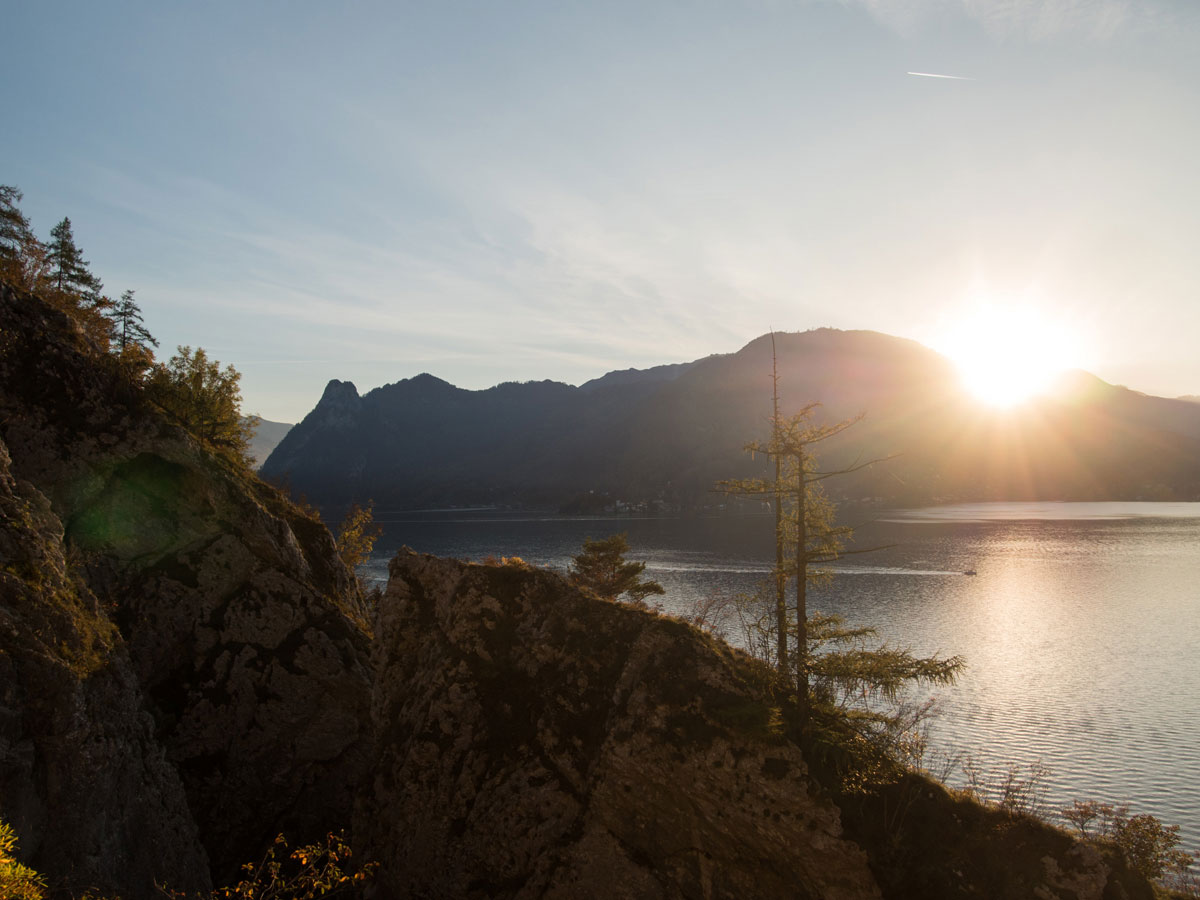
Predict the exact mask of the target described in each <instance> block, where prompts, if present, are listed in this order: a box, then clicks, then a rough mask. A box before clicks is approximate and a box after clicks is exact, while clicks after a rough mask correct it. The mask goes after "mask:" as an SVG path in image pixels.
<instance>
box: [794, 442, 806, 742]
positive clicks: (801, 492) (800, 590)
mask: <svg viewBox="0 0 1200 900" xmlns="http://www.w3.org/2000/svg"><path fill="white" fill-rule="evenodd" d="M796 468H797V470H798V471H797V472H796V693H797V695H798V703H799V706H800V727H801V728H804V727H805V726H806V725H807V724H808V522H807V519H806V515H805V502H804V501H805V500H806V499H807V497H806V496H805V495H806V493H807V491H808V485H807V484H806V483H805V481H804V450H803V448H801V450H800V452H799V453H797V454H796Z"/></svg>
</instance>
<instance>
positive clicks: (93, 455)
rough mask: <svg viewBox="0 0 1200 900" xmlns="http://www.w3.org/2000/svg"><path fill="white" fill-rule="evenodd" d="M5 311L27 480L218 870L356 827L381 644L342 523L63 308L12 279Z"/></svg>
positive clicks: (6, 383)
mask: <svg viewBox="0 0 1200 900" xmlns="http://www.w3.org/2000/svg"><path fill="white" fill-rule="evenodd" d="M0 322H2V323H3V324H4V328H3V331H2V332H0V337H2V341H0V438H2V439H3V440H4V441H5V442H6V443H7V445H8V447H9V450H10V453H11V456H12V470H13V473H14V475H15V476H16V477H17V478H18V479H23V480H26V481H28V482H31V483H32V484H33V485H35V486H36V487H37V488H38V489H39V490H40V491H41V492H42V493H43V494H44V495H45V496H46V497H47V498H48V500H49V506H50V508H51V510H52V512H53V514H54V515H55V516H56V517H57V518H58V519H59V520H60V521H61V523H62V526H63V530H64V532H65V540H66V543H67V545H69V546H70V547H73V548H75V552H77V553H78V554H79V555H80V556H81V558H82V559H83V560H84V565H83V571H84V573H85V575H86V580H87V583H88V585H89V586H90V589H91V591H92V592H94V594H95V595H96V596H97V598H99V600H100V602H101V603H102V604H103V605H104V607H105V609H106V611H111V617H112V619H113V620H114V621H115V622H116V624H117V625H118V626H119V628H120V632H121V636H122V637H123V639H124V640H123V643H124V645H126V646H127V647H128V652H129V658H130V661H131V664H132V675H133V676H135V677H136V682H137V683H138V684H140V687H141V693H142V696H143V697H144V698H145V703H146V708H147V709H148V711H149V712H150V714H151V715H152V717H153V722H154V735H153V736H154V737H155V738H156V739H157V741H158V742H159V744H160V745H161V747H162V748H163V749H164V751H165V754H166V758H167V760H168V761H169V762H170V763H171V764H172V765H173V766H174V767H175V769H176V771H177V772H178V773H179V776H180V778H181V780H182V782H183V785H184V787H185V789H186V793H187V799H188V802H189V804H190V807H191V810H192V812H193V814H194V816H195V820H196V823H197V825H198V827H199V833H200V837H201V840H202V842H203V845H204V847H205V849H206V850H207V852H208V855H209V858H210V861H211V863H212V869H213V873H214V876H215V878H216V880H218V881H224V880H225V879H226V878H228V877H231V876H232V875H234V874H236V872H237V867H238V866H239V865H240V864H241V863H243V862H246V861H247V860H249V859H253V858H255V857H256V856H257V855H258V854H259V853H260V851H261V850H262V848H263V847H264V845H265V844H267V843H269V842H270V840H271V839H272V838H273V837H274V836H275V835H276V834H277V833H279V832H280V831H283V832H285V833H286V834H287V835H288V837H289V838H290V839H292V840H303V839H308V838H313V837H319V836H323V835H324V833H325V832H326V831H327V830H330V829H336V828H340V827H345V826H347V825H348V824H349V821H350V818H351V811H352V805H353V793H354V785H355V784H357V783H358V781H359V780H360V779H361V778H362V777H363V774H364V772H365V769H364V766H365V765H366V763H367V761H368V748H369V745H370V742H369V739H368V735H367V733H366V727H367V722H368V720H369V715H368V709H369V685H368V682H369V665H368V663H369V651H368V638H367V636H366V633H365V631H364V630H363V628H362V627H361V625H359V624H356V622H355V617H356V616H357V617H359V618H361V608H359V605H360V600H359V597H358V593H357V586H356V584H355V582H354V580H353V575H352V573H351V572H349V570H347V569H346V567H345V566H344V565H343V564H342V563H341V561H340V560H339V559H338V556H337V553H336V549H335V547H334V544H333V539H332V537H331V536H330V535H329V532H328V531H327V529H325V527H324V526H323V525H321V524H320V523H319V522H317V521H314V520H312V519H309V518H308V517H307V516H305V515H304V514H303V513H301V512H300V511H298V510H297V509H295V508H294V507H292V506H291V505H290V504H288V503H286V502H284V501H282V500H281V499H280V498H279V497H278V495H277V494H276V493H275V492H274V491H273V490H271V489H269V488H268V487H267V486H265V485H263V484H262V483H261V482H259V481H258V480H257V478H255V477H254V476H253V475H251V474H250V473H249V472H248V471H246V470H245V469H244V468H243V467H241V466H239V465H237V464H235V463H233V462H230V461H228V460H225V459H223V458H221V457H218V456H215V455H214V454H212V453H211V452H209V451H208V450H206V449H204V448H202V447H200V446H199V445H198V444H197V443H196V442H195V441H194V440H193V439H192V438H191V437H190V436H189V435H188V434H187V433H185V432H184V431H183V430H182V429H180V428H177V427H174V426H172V425H171V424H169V423H168V422H167V421H166V420H165V419H164V418H163V417H162V415H161V414H159V413H158V412H157V411H156V410H154V409H152V408H151V407H150V405H149V401H148V400H147V399H146V398H145V396H144V395H143V394H142V393H141V392H140V391H138V390H137V389H136V387H135V386H134V385H133V384H131V382H130V380H129V376H128V374H126V373H124V372H122V371H121V370H120V368H119V367H118V366H116V365H115V364H114V363H113V362H112V359H111V357H106V356H105V355H103V354H99V353H97V352H95V350H94V349H90V348H89V346H88V344H87V339H86V337H85V336H84V335H82V334H80V333H79V332H78V330H77V329H76V328H74V327H73V325H72V323H71V321H70V319H68V318H67V317H66V316H64V315H62V314H61V313H59V312H57V311H56V310H54V309H52V308H50V307H48V306H47V305H46V304H44V303H42V302H41V301H39V300H38V299H37V298H35V297H30V296H28V295H24V294H20V293H18V292H15V291H12V290H10V289H8V288H4V289H3V291H2V292H0ZM5 808H6V801H5V800H4V799H3V798H0V815H2V814H3V813H4V809H5Z"/></svg>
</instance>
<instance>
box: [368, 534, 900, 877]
mask: <svg viewBox="0 0 1200 900" xmlns="http://www.w3.org/2000/svg"><path fill="white" fill-rule="evenodd" d="M376 628H377V639H378V640H377V647H376V659H375V662H376V666H377V669H378V681H377V684H376V687H375V692H374V697H373V701H372V715H373V720H374V724H375V728H376V731H377V746H378V757H377V760H376V764H375V768H374V780H373V783H372V784H371V785H370V786H369V788H368V789H367V790H366V791H365V792H364V796H363V799H362V801H361V803H360V806H359V809H358V812H357V815H356V823H357V824H356V833H357V837H358V840H359V841H360V842H361V843H362V844H363V845H364V849H365V850H366V852H367V853H368V854H369V855H370V856H372V857H374V858H376V859H378V860H380V861H381V862H382V864H383V873H382V876H381V878H382V886H383V887H384V889H385V892H386V893H387V894H389V895H390V896H395V897H427V896H428V897H512V898H518V897H562V898H567V897H571V898H576V897H584V898H586V897H606V898H607V897H637V898H653V897H696V898H700V897H703V898H721V897H729V898H734V897H737V898H750V897H789V898H795V897H813V898H816V897H821V898H831V900H832V898H847V900H849V898H860V897H863V898H865V897H877V896H879V892H878V889H877V887H876V886H875V881H874V879H873V877H872V875H871V873H870V871H869V869H868V866H867V859H866V855H865V854H864V853H863V852H862V851H861V850H860V849H859V848H858V847H856V846H855V845H854V844H852V843H850V842H849V841H846V840H845V839H844V838H843V837H842V832H841V827H840V824H839V818H838V811H837V809H836V808H835V807H834V806H833V804H832V803H831V802H830V801H829V800H827V799H822V798H821V797H820V796H819V792H818V791H817V790H816V789H815V788H814V786H813V784H812V782H811V781H810V780H809V779H808V777H807V774H806V773H807V770H806V766H805V763H804V761H803V759H802V758H801V756H800V752H799V750H798V749H797V748H796V747H795V746H794V745H792V744H790V743H788V742H786V741H784V740H782V739H781V738H778V737H776V736H775V735H773V733H772V711H771V710H770V708H769V707H767V706H766V705H765V704H764V703H763V702H762V700H761V699H760V698H759V695H758V694H757V693H756V691H755V690H754V689H753V687H752V685H751V684H749V683H748V682H747V678H748V677H751V676H752V672H753V668H752V667H748V665H747V663H746V661H745V660H740V661H739V658H737V657H735V656H734V655H733V654H732V652H731V651H730V650H729V649H728V648H727V647H725V646H724V645H722V644H717V643H715V642H712V641H710V640H709V639H707V638H706V637H705V636H703V635H702V634H700V633H699V632H697V631H695V630H694V629H692V628H690V627H688V626H686V625H684V624H682V623H680V622H677V621H673V620H669V619H665V618H661V617H658V616H655V615H653V614H650V613H645V612H640V611H637V610H633V609H630V608H627V607H622V606H618V605H616V604H612V603H608V602H605V601H601V600H598V599H596V598H595V597H592V596H588V595H585V594H583V593H581V592H579V591H577V590H575V589H573V588H571V587H570V586H569V585H567V584H566V582H565V581H563V580H562V579H561V578H559V577H557V576H556V575H554V574H552V573H549V572H545V571H533V570H527V569H522V568H520V567H513V566H500V567H496V566H493V567H485V566H477V565H470V564H467V563H461V562H457V561H453V560H441V559H437V558H434V557H429V556H417V555H415V554H412V553H407V552H404V553H401V554H400V555H399V556H398V557H397V558H396V559H395V560H394V561H393V562H392V566H391V579H390V581H389V584H388V589H387V593H386V595H385V597H384V598H383V600H382V601H381V603H380V606H379V611H378V617H377V625H376Z"/></svg>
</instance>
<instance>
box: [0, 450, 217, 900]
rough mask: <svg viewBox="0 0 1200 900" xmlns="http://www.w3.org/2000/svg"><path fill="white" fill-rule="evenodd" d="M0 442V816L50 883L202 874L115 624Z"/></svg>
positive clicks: (127, 883)
mask: <svg viewBox="0 0 1200 900" xmlns="http://www.w3.org/2000/svg"><path fill="white" fill-rule="evenodd" d="M62 537H63V532H62V525H61V523H60V522H59V521H58V518H57V517H56V516H55V515H54V513H53V512H52V511H51V509H50V504H49V502H48V501H47V500H46V498H45V497H43V496H42V495H41V494H40V493H39V492H38V491H37V490H36V489H35V488H33V487H32V486H31V485H29V484H28V483H21V484H18V483H17V482H16V481H15V480H14V479H13V477H12V474H11V472H10V466H9V457H8V451H7V448H6V447H5V446H4V444H3V442H0V817H3V818H4V819H5V820H6V821H8V822H9V824H11V825H12V826H13V827H14V829H15V830H16V832H17V834H18V835H19V837H20V845H19V846H20V850H21V852H22V855H23V856H24V857H25V858H26V859H27V860H29V861H30V862H31V863H32V865H33V866H34V867H35V868H36V869H37V870H39V871H43V872H45V873H47V874H48V875H50V876H51V885H50V886H51V887H52V888H54V889H55V890H58V891H66V892H72V893H76V892H80V891H82V890H85V889H88V888H98V889H100V890H101V891H103V892H113V893H119V894H120V895H122V896H124V897H127V898H129V900H135V898H141V897H151V896H154V891H153V886H154V882H155V880H158V881H159V882H161V883H163V884H168V885H171V886H172V887H174V888H176V889H178V890H183V891H188V892H189V893H190V892H193V891H200V890H204V889H205V888H207V887H208V886H209V875H208V860H207V858H206V856H205V854H204V850H203V848H202V847H201V846H200V842H199V839H198V836H197V833H196V826H195V823H194V822H193V821H192V816H191V813H190V811H189V810H188V804H187V798H186V797H185V796H184V791H183V785H182V784H181V783H180V781H179V777H178V775H177V774H176V772H175V770H174V769H173V768H172V767H171V766H170V765H169V764H168V763H167V761H166V759H165V758H164V756H163V752H162V749H161V747H159V745H158V743H157V742H156V741H155V739H154V734H153V723H152V722H151V720H150V716H149V715H148V714H147V713H146V712H145V710H144V708H143V702H142V694H141V689H140V687H139V685H138V682H137V679H136V678H135V677H134V674H133V670H132V667H131V665H130V662H129V656H128V653H127V652H126V649H125V646H124V642H123V641H122V640H121V637H120V635H119V634H118V633H117V629H116V628H115V627H113V625H112V623H111V622H110V621H109V620H108V619H107V617H106V616H105V615H104V612H103V611H102V610H101V609H100V608H99V605H98V604H97V601H96V598H95V596H94V595H93V594H92V593H91V591H90V590H89V589H88V588H87V585H86V584H85V583H84V582H83V581H82V579H80V578H79V577H78V573H77V572H75V571H74V570H73V567H72V566H71V565H70V564H68V562H67V560H66V559H65V558H64V555H63V545H62Z"/></svg>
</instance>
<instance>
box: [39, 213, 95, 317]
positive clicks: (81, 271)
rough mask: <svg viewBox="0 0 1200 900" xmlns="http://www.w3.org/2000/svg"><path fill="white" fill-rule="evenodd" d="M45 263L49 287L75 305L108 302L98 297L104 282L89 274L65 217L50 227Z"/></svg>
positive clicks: (87, 264) (92, 305)
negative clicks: (72, 301)
mask: <svg viewBox="0 0 1200 900" xmlns="http://www.w3.org/2000/svg"><path fill="white" fill-rule="evenodd" d="M46 264H47V266H48V269H49V271H48V277H49V281H50V286H51V287H53V288H54V290H56V291H57V292H58V293H59V294H60V295H64V296H66V297H69V298H71V299H72V300H74V301H75V303H76V304H79V303H81V302H82V303H86V304H87V305H88V306H91V307H101V306H105V305H108V304H107V303H106V301H105V300H104V299H103V298H102V297H101V296H100V290H101V289H102V288H103V286H104V285H103V284H101V282H100V279H99V278H97V277H96V276H95V275H93V274H92V272H91V270H90V269H89V268H88V266H89V263H88V261H87V260H86V259H84V258H83V251H81V250H80V249H79V247H78V245H76V243H75V235H74V233H73V232H72V230H71V220H70V219H69V218H64V219H63V220H62V221H61V222H59V223H58V224H57V225H55V226H54V227H53V228H52V229H50V243H49V244H47V245H46Z"/></svg>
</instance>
